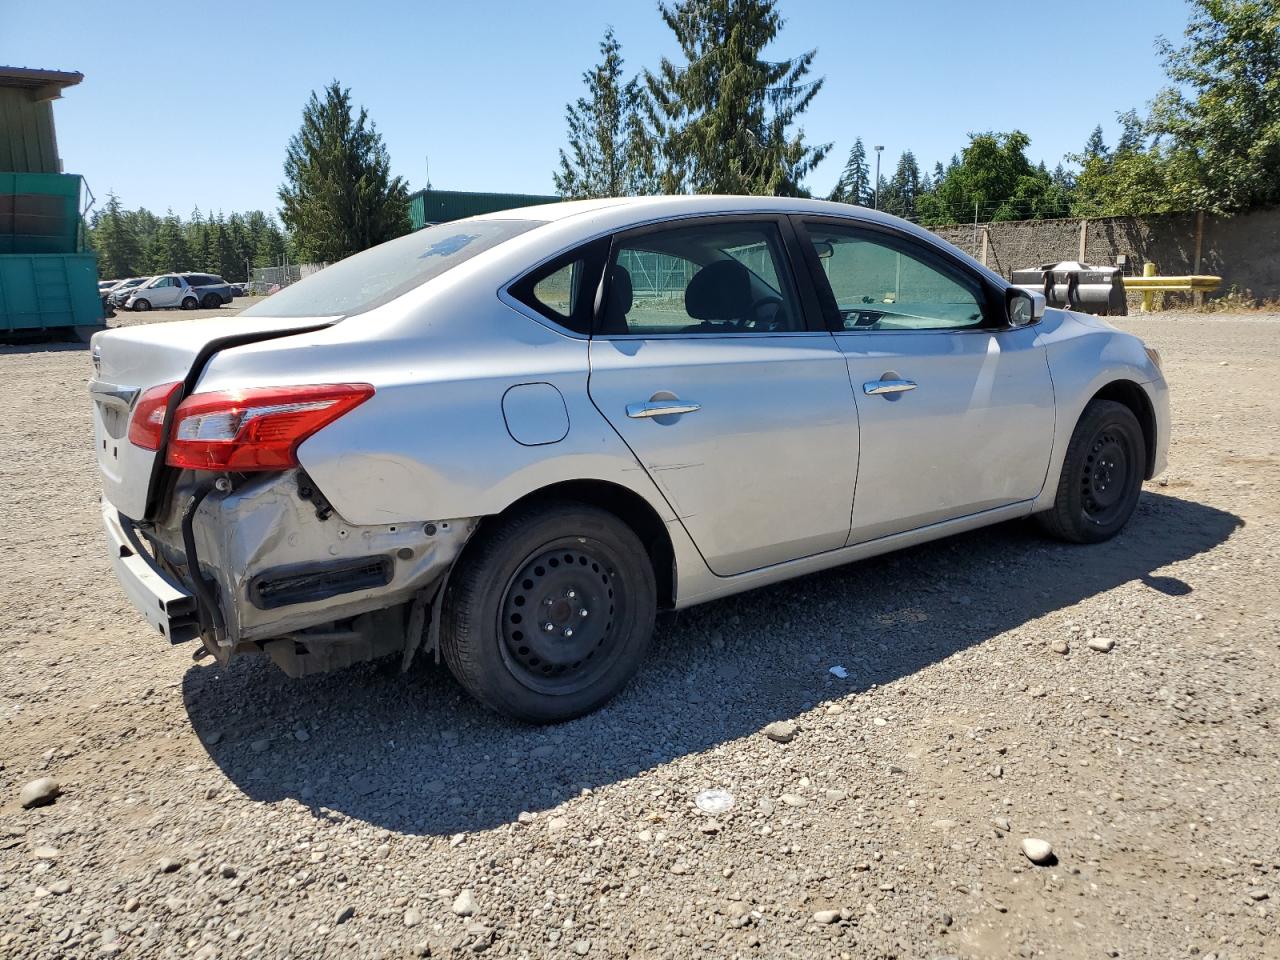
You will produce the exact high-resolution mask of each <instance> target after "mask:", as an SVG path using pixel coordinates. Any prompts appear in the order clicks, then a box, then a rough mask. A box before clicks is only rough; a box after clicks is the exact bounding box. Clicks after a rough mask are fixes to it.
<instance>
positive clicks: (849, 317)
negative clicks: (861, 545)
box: [797, 218, 1054, 543]
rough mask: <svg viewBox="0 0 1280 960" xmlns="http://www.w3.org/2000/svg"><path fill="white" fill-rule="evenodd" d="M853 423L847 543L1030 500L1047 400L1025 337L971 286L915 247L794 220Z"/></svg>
mask: <svg viewBox="0 0 1280 960" xmlns="http://www.w3.org/2000/svg"><path fill="white" fill-rule="evenodd" d="M797 229H798V230H799V231H800V232H801V233H802V234H803V235H806V236H807V237H808V243H809V244H810V246H809V248H808V250H807V251H806V252H807V253H808V254H809V255H810V256H809V263H810V264H811V266H812V267H816V270H815V272H816V279H817V282H818V285H819V287H820V294H821V296H822V299H823V301H824V303H825V304H826V307H827V312H828V316H829V319H830V322H831V323H832V325H833V327H834V328H835V339H836V342H837V344H838V345H839V348H840V350H841V351H842V352H843V354H844V356H845V358H846V360H847V362H848V365H849V377H850V380H851V381H852V384H853V388H854V390H855V392H856V393H857V398H858V408H859V413H860V416H861V428H862V429H861V451H862V452H861V460H860V465H859V470H858V482H857V492H856V494H855V498H854V506H853V529H852V533H851V536H850V542H851V543H858V542H862V541H865V540H872V539H875V538H877V537H881V536H886V535H889V534H893V533H900V532H903V531H907V530H912V529H916V528H918V527H922V526H926V525H928V524H931V523H938V522H941V521H945V520H952V519H956V518H958V517H963V516H968V515H970V514H974V513H978V512H981V511H983V510H990V509H993V508H996V507H1001V506H1006V505H1009V504H1012V503H1018V502H1021V501H1026V500H1031V499H1033V498H1034V497H1036V496H1037V495H1038V494H1039V493H1040V490H1041V489H1042V487H1043V486H1044V482H1045V474H1046V472H1047V470H1048V464H1049V454H1050V448H1051V446H1052V443H1053V429H1054V398H1053V383H1052V380H1051V379H1050V375H1049V366H1048V359H1047V357H1046V354H1045V349H1044V347H1043V346H1042V345H1041V343H1040V342H1039V333H1038V330H1037V328H1036V327H1035V326H1031V327H1021V328H1016V329H1015V328H1010V327H1008V326H1007V325H1006V324H1005V323H1004V322H1003V319H1004V318H1003V311H1002V309H999V308H998V307H997V305H996V304H995V303H994V301H993V298H992V295H991V292H990V290H989V289H988V288H987V286H986V285H985V284H984V283H983V281H982V280H981V279H980V278H979V277H978V276H977V275H976V274H975V273H972V272H970V271H967V270H966V269H965V268H964V266H963V265H962V264H961V263H960V262H958V261H956V262H952V261H951V260H949V259H948V258H946V257H944V256H943V255H942V254H941V253H939V252H937V251H935V250H934V249H933V248H932V247H930V246H929V245H927V244H925V243H924V242H923V241H921V240H919V239H916V238H914V237H910V236H907V235H904V234H899V233H896V232H894V231H885V230H880V229H872V228H870V227H869V226H868V227H862V226H858V225H856V224H852V223H850V222H849V221H838V220H836V221H824V220H814V219H807V218H805V219H803V220H802V221H801V222H800V223H798V224H797Z"/></svg>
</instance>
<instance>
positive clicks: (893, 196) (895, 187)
mask: <svg viewBox="0 0 1280 960" xmlns="http://www.w3.org/2000/svg"><path fill="white" fill-rule="evenodd" d="M919 199H920V166H919V164H917V163H916V157H915V154H913V153H912V152H911V151H910V150H907V151H905V152H904V153H903V154H902V156H901V157H899V158H898V166H897V168H896V169H895V170H894V172H893V176H892V177H891V178H890V179H889V184H888V189H887V190H886V191H885V193H883V194H881V197H880V209H881V210H884V211H886V212H887V213H892V214H894V215H895V216H899V217H905V218H906V219H908V220H914V219H915V217H916V203H917V201H918V200H919Z"/></svg>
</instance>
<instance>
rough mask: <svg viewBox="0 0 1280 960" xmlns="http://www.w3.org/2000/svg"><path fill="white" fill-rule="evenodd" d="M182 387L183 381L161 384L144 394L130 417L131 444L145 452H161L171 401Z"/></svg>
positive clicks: (139, 398)
mask: <svg viewBox="0 0 1280 960" xmlns="http://www.w3.org/2000/svg"><path fill="white" fill-rule="evenodd" d="M181 386H182V381H181V380H178V381H175V382H173V383H161V384H157V385H156V386H154V387H151V388H149V389H147V390H144V391H143V392H142V395H141V396H140V397H138V402H137V403H135V404H134V405H133V413H132V414H131V415H130V416H129V442H130V443H132V444H133V445H134V446H135V447H141V448H142V449H143V450H159V449H160V441H161V440H163V439H164V418H165V415H166V414H167V413H168V412H169V401H170V400H172V399H173V395H174V394H175V393H177V392H178V388H179V387H181Z"/></svg>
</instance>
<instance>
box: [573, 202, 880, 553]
mask: <svg viewBox="0 0 1280 960" xmlns="http://www.w3.org/2000/svg"><path fill="white" fill-rule="evenodd" d="M789 235H790V226H789V224H788V223H787V222H786V220H785V218H767V217H766V218H742V217H734V218H730V217H715V218H700V219H698V220H696V221H688V220H686V221H676V222H672V223H667V224H664V225H662V226H659V227H654V228H647V229H644V230H641V231H635V232H632V233H628V234H624V235H621V236H619V237H617V238H615V240H614V243H613V250H612V253H611V257H610V261H609V266H608V273H607V283H606V290H605V298H604V304H603V309H602V311H601V315H600V316H599V317H598V318H597V327H596V330H595V333H594V334H593V337H592V340H591V346H590V360H591V374H590V383H589V389H590V394H591V399H592V401H593V402H594V403H595V405H596V406H597V407H598V408H599V410H600V411H601V413H602V414H603V415H604V416H605V417H606V418H607V419H608V421H609V422H610V423H611V424H612V425H613V427H614V429H615V430H617V432H618V433H619V434H620V435H621V436H622V438H623V440H624V441H626V443H627V444H628V446H629V447H630V448H631V450H632V451H633V452H634V453H635V455H636V458H637V459H638V460H639V461H640V463H642V464H643V465H644V468H645V469H646V470H647V471H648V473H649V475H650V476H651V477H652V478H653V480H654V482H655V483H656V484H657V486H658V487H659V488H660V489H661V490H662V492H663V493H664V494H665V496H666V498H667V500H668V502H669V503H670V504H671V507H672V509H673V510H674V511H675V512H676V514H677V515H678V516H679V518H680V520H681V522H682V523H683V524H684V525H685V528H686V530H687V531H688V533H689V536H690V537H691V538H692V540H693V541H694V543H695V544H696V545H697V547H698V549H699V550H700V551H701V552H702V555H703V558H704V559H705V560H706V562H707V565H708V566H709V567H710V568H711V570H712V571H714V572H715V573H716V574H719V575H721V576H729V575H732V574H737V573H742V572H744V571H747V570H752V569H755V568H758V567H763V566H767V565H769V564H774V563H780V562H783V561H786V560H793V559H796V558H798V557H804V556H809V555H812V554H816V553H820V552H822V551H825V550H831V549H835V548H837V547H841V546H843V545H844V544H845V541H846V540H847V539H848V534H849V514H850V507H851V504H852V494H853V483H854V478H855V475H856V472H857V463H858V421H857V410H856V407H855V405H854V401H853V394H852V390H851V389H850V385H849V377H848V372H847V370H846V367H845V361H844V358H843V356H842V354H841V353H840V350H839V349H838V347H837V346H836V344H835V341H834V339H833V338H832V336H831V335H830V333H829V332H826V331H824V330H822V329H821V324H820V320H819V317H818V316H817V315H816V314H817V306H816V301H813V300H812V299H811V296H812V291H811V290H810V291H808V294H809V297H810V299H809V300H808V301H806V299H804V298H802V297H801V295H800V292H799V291H798V289H797V285H796V283H795V279H794V275H793V269H792V262H791V258H790V255H789V252H788V246H787V242H786V241H787V238H788V237H789ZM806 304H808V306H806Z"/></svg>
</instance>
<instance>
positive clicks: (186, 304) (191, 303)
mask: <svg viewBox="0 0 1280 960" xmlns="http://www.w3.org/2000/svg"><path fill="white" fill-rule="evenodd" d="M197 306H199V304H198V303H197V302H196V298H195V297H183V298H182V309H183V310H194V309H195V308H196V307H197Z"/></svg>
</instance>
